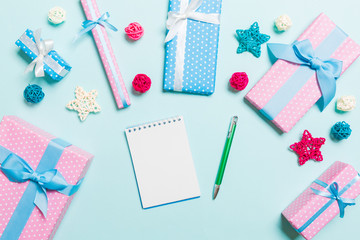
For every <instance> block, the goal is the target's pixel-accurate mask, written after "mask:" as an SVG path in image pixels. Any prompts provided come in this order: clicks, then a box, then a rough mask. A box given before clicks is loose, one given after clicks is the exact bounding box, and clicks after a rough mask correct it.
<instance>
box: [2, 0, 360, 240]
mask: <svg viewBox="0 0 360 240" xmlns="http://www.w3.org/2000/svg"><path fill="white" fill-rule="evenodd" d="M56 5H59V6H62V7H63V8H64V9H66V10H67V14H68V16H67V21H66V22H65V23H64V24H62V25H60V26H52V25H50V24H49V23H48V22H47V12H48V10H49V9H50V8H51V7H54V6H56ZM99 5H100V10H101V11H102V12H105V11H109V12H110V14H111V18H110V19H111V23H113V24H114V25H116V26H117V27H118V28H119V29H120V31H119V32H117V33H114V32H110V33H109V35H110V38H111V42H112V45H113V48H114V51H115V55H116V57H117V60H118V63H119V66H120V69H121V71H122V74H123V77H124V79H125V81H126V85H127V87H128V90H129V93H130V97H131V100H132V106H131V107H130V108H128V109H123V110H117V109H116V107H115V103H114V100H113V96H112V93H111V90H110V88H109V85H108V82H107V79H106V76H105V72H104V70H103V68H102V65H101V61H100V58H99V56H98V53H97V49H96V47H95V43H94V41H93V38H92V37H91V36H90V35H86V36H84V37H82V38H81V39H80V40H78V41H77V42H76V43H75V44H73V43H72V40H73V38H74V35H75V34H76V33H77V32H78V31H79V30H80V29H81V28H80V25H81V22H82V21H83V20H84V18H85V17H84V14H83V11H82V8H81V6H80V3H79V1H77V0H76V1H74V0H62V1H54V0H36V1H27V0H21V1H19V0H18V1H2V6H1V9H2V11H1V15H0V23H2V24H1V26H2V28H1V31H2V32H1V37H0V52H1V59H0V66H1V67H0V69H1V72H0V73H1V77H0V78H1V81H0V101H1V107H0V114H1V116H3V115H10V114H14V115H17V116H19V117H22V118H24V119H25V120H27V121H29V122H31V123H33V124H36V125H37V126H39V127H41V128H43V129H44V130H47V131H49V132H51V133H52V134H54V135H56V136H59V137H62V138H64V139H66V140H68V141H70V142H72V143H73V144H75V145H77V146H79V147H81V148H83V149H85V150H87V151H89V152H91V153H93V154H94V155H95V159H94V162H93V163H92V165H91V167H90V169H89V172H88V174H87V175H86V179H85V181H84V183H83V185H82V187H81V189H80V190H79V192H78V193H77V195H76V197H75V199H74V200H73V203H72V204H71V206H70V208H69V210H68V212H67V213H66V215H65V218H64V220H63V222H62V223H61V225H60V228H59V230H58V232H57V233H56V235H55V240H61V239H66V240H75V239H88V240H92V239H172V240H177V239H196V240H197V239H246V240H247V239H276V240H279V239H301V237H296V236H297V234H296V233H295V232H294V230H292V229H291V227H290V226H289V224H288V223H287V222H286V221H284V220H283V219H282V218H281V216H280V213H281V211H282V210H283V209H284V208H286V207H287V205H288V204H290V203H291V201H293V200H294V199H295V198H296V197H297V196H298V195H299V194H300V193H301V192H302V191H303V190H304V189H305V188H306V187H307V186H308V185H309V184H310V182H311V181H312V180H314V179H315V178H316V177H318V176H319V175H320V174H321V173H322V172H323V171H324V170H326V169H327V168H328V167H329V166H330V165H331V164H332V163H333V162H334V161H337V160H342V161H345V162H348V163H351V164H352V165H353V166H354V167H355V168H356V169H358V170H360V161H359V151H358V149H359V144H360V134H359V133H360V126H359V124H360V115H359V109H356V110H354V111H353V112H349V113H346V114H339V113H337V112H335V101H333V102H332V103H331V104H330V105H329V106H328V108H327V109H326V110H325V111H324V112H323V113H320V112H319V109H318V108H317V107H316V106H315V107H313V108H312V109H311V110H310V111H309V112H308V113H307V114H306V115H305V117H304V118H303V119H301V121H300V122H299V123H298V124H297V125H296V126H295V127H294V128H293V129H292V131H291V132H290V133H287V134H279V133H278V132H277V131H276V130H274V129H273V128H272V127H271V126H270V125H269V124H268V123H266V122H265V121H264V120H263V119H262V118H261V117H259V115H258V114H257V112H255V111H254V110H253V109H252V108H251V107H250V106H248V104H246V103H245V102H244V98H243V97H244V95H245V94H246V92H247V91H248V90H249V89H250V88H251V87H252V86H253V85H254V84H255V83H256V82H257V81H258V80H259V79H260V78H261V77H262V75H263V74H264V73H265V72H266V71H267V70H268V69H269V68H270V66H271V64H270V61H269V58H268V55H267V51H266V48H265V47H263V49H262V50H263V54H262V56H261V58H259V59H257V58H255V57H253V56H252V55H251V54H249V53H244V54H241V55H238V54H236V49H237V47H238V43H237V41H236V39H235V36H234V35H235V30H236V29H243V28H248V27H250V25H251V24H252V23H253V22H254V21H258V22H259V25H260V31H261V32H263V33H266V34H269V35H271V40H270V42H282V43H290V42H292V41H294V40H295V39H296V38H297V37H298V36H299V35H300V34H301V33H302V32H303V31H304V29H305V28H306V27H307V26H308V25H309V24H310V23H311V22H312V21H313V20H314V19H315V18H316V17H317V15H318V14H319V13H320V12H325V13H326V14H328V15H329V16H330V18H332V19H333V20H334V21H335V22H336V23H337V24H338V25H339V26H340V27H341V28H343V29H344V30H345V32H347V33H348V34H349V35H350V36H351V37H352V38H353V39H354V40H355V41H357V42H360V31H359V30H358V27H359V26H358V22H359V20H360V19H359V18H360V16H359V14H358V10H359V9H360V2H359V1H356V0H352V1H350V0H348V1H346V2H345V1H344V2H343V3H339V2H338V1H335V0H331V1H329V0H317V1H313V0H311V1H310V0H305V1H302V2H301V3H300V2H297V3H296V4H295V3H293V2H289V1H285V0H273V1H265V0H262V1H260V0H253V1H237V0H224V2H223V9H222V19H221V20H222V23H221V30H220V44H219V56H218V67H217V79H216V89H215V93H214V94H213V95H212V96H209V97H206V96H195V95H185V94H174V93H164V92H163V91H162V84H163V63H164V43H163V40H164V37H165V21H166V15H167V8H168V0H156V1H148V0H137V1H124V0H121V1H115V0H102V1H100V0H99ZM283 13H287V14H288V15H289V16H291V18H292V20H293V23H294V25H293V27H292V28H291V29H290V30H289V31H288V32H285V33H283V34H277V33H275V32H274V30H273V21H274V19H275V18H276V17H277V16H279V15H281V14H283ZM133 21H138V22H139V23H141V24H142V25H143V27H144V28H145V35H144V37H143V38H142V39H141V40H139V41H137V42H130V41H127V40H126V38H125V36H124V34H123V29H124V28H125V27H126V26H127V25H128V24H129V23H130V22H133ZM39 27H41V28H42V29H43V37H44V38H45V39H47V38H52V39H54V40H55V49H56V50H57V51H58V52H59V53H60V54H61V56H63V57H64V59H65V60H66V61H68V62H69V63H70V64H71V65H72V66H73V69H72V71H71V72H70V74H69V75H68V76H67V77H66V78H64V79H63V80H62V81H61V82H58V83H56V82H54V81H52V80H51V79H48V78H39V79H35V78H34V77H33V74H30V73H29V74H27V75H24V73H23V71H24V69H25V68H26V65H27V63H28V62H27V61H26V60H25V58H24V57H23V55H22V54H19V51H18V48H17V47H16V46H15V44H14V42H15V41H16V40H17V39H18V37H20V35H21V34H22V33H23V32H24V31H25V30H26V28H31V29H33V30H35V29H36V28H39ZM236 71H245V72H247V74H248V75H249V78H250V82H249V86H248V88H247V89H246V90H244V91H243V92H238V93H235V92H233V91H231V89H229V86H228V80H229V78H230V76H231V74H232V73H233V72H236ZM137 73H146V74H148V75H149V76H150V77H151V79H152V81H153V85H152V87H151V89H150V91H149V92H147V93H145V94H142V95H137V94H135V93H134V92H132V90H131V89H132V87H131V80H132V79H133V77H134V76H135V75H136V74H137ZM359 76H360V61H359V60H358V61H356V62H355V63H354V64H353V66H351V67H350V68H349V69H348V71H347V72H346V73H345V74H344V75H343V76H342V77H341V78H340V79H339V81H338V85H337V87H338V88H337V94H336V97H340V96H341V95H355V96H356V97H358V99H360V98H359V96H360V83H359ZM28 83H37V84H39V85H41V86H42V87H43V90H44V91H45V94H46V96H45V99H44V100H43V102H41V103H40V104H37V105H28V104H27V103H25V102H24V99H23V97H22V92H23V90H24V88H25V87H26V86H27V84H28ZM77 85H79V86H82V87H84V88H85V89H86V90H91V89H97V90H98V91H99V96H98V98H97V101H98V103H99V104H100V105H101V107H102V112H101V113H99V114H97V115H93V114H92V115H90V116H89V117H88V119H87V120H86V121H85V122H80V121H79V119H78V117H77V114H76V113H75V112H72V111H68V110H67V109H66V108H65V105H66V104H67V103H68V102H69V101H70V100H72V99H73V98H74V90H75V87H76V86H77ZM234 114H237V115H239V118H240V119H239V126H238V129H237V132H236V135H235V138H234V142H233V147H232V149H231V153H230V157H229V161H228V166H227V169H226V174H225V177H224V181H223V185H222V188H221V191H220V193H219V196H218V198H217V199H216V201H212V200H211V193H212V188H213V183H214V180H215V175H216V172H217V168H218V164H219V161H220V157H221V153H222V150H223V146H224V142H225V135H226V131H227V129H228V124H229V121H230V117H231V116H232V115H234ZM174 115H183V116H184V118H185V122H186V127H187V130H188V135H189V141H190V145H191V149H192V154H193V158H194V163H195V167H196V171H197V175H198V179H199V184H200V188H201V192H202V195H201V197H200V198H199V199H195V200H191V201H185V202H181V203H176V204H172V205H167V206H162V207H158V208H153V209H149V210H143V209H142V208H141V204H140V200H139V196H138V191H137V187H136V181H135V177H134V173H133V169H132V165H131V160H130V155H129V151H128V148H127V144H126V140H125V136H124V133H123V131H124V129H125V128H126V127H128V126H131V125H134V124H138V123H143V122H147V121H152V120H158V119H162V118H167V117H170V116H174ZM341 120H345V121H347V122H349V123H350V124H351V127H352V129H353V134H352V136H351V137H350V138H349V139H348V140H345V141H342V142H334V141H333V140H331V139H330V137H329V131H330V128H331V126H332V125H333V124H334V123H335V122H337V121H341ZM304 129H308V130H309V131H310V132H311V133H312V134H313V135H314V136H315V137H326V139H327V141H326V144H325V145H324V146H323V148H322V150H323V155H324V161H323V162H321V163H315V162H312V161H310V162H308V163H307V164H305V165H304V166H302V167H299V166H298V164H297V156H296V155H295V154H294V153H292V152H291V151H289V145H291V144H292V143H294V142H296V141H299V140H300V136H301V134H302V132H303V130H304ZM359 217H360V206H355V207H349V208H347V209H346V215H345V218H344V219H340V218H338V217H337V218H335V219H334V220H333V221H332V222H331V223H330V224H328V226H326V227H325V228H324V229H323V230H322V231H321V232H320V233H319V234H318V236H317V238H316V239H319V240H321V239H340V238H341V239H355V238H358V236H359V234H360V230H359V228H358V222H359Z"/></svg>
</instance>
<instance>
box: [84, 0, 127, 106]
mask: <svg viewBox="0 0 360 240" xmlns="http://www.w3.org/2000/svg"><path fill="white" fill-rule="evenodd" d="M81 4H82V6H83V9H84V12H85V15H86V18H87V19H88V20H93V21H96V20H97V19H98V18H99V17H100V16H101V14H100V11H99V8H98V6H97V3H96V1H95V0H81ZM91 31H92V34H93V36H94V39H95V43H96V46H97V49H98V51H99V54H100V57H101V61H102V63H103V66H104V68H105V72H106V75H107V77H108V80H109V83H110V86H111V89H112V91H113V94H114V97H115V101H116V104H117V106H118V108H120V109H121V108H126V107H128V106H130V104H131V103H130V98H129V94H128V92H127V90H126V87H125V84H124V80H123V78H122V76H121V73H120V69H119V66H118V64H117V62H116V59H115V55H114V51H113V49H112V47H111V44H110V40H109V37H108V35H107V32H106V30H105V28H104V27H102V26H100V25H98V26H96V27H95V28H94V29H93V30H91Z"/></svg>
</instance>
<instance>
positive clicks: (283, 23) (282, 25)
mask: <svg viewBox="0 0 360 240" xmlns="http://www.w3.org/2000/svg"><path fill="white" fill-rule="evenodd" d="M275 26H276V28H277V30H278V31H280V32H283V31H286V30H288V29H289V28H290V27H291V26H292V21H291V18H290V17H289V16H288V15H286V14H284V15H281V16H279V17H278V18H277V19H276V20H275Z"/></svg>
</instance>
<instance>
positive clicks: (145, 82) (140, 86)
mask: <svg viewBox="0 0 360 240" xmlns="http://www.w3.org/2000/svg"><path fill="white" fill-rule="evenodd" d="M132 85H133V87H134V89H135V91H138V92H141V93H144V92H147V91H148V90H149V89H150V87H151V79H150V78H149V77H148V76H147V75H146V74H138V75H136V76H135V78H134V80H133V82H132Z"/></svg>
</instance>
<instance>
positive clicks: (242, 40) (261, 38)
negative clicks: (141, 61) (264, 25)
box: [236, 22, 270, 58]
mask: <svg viewBox="0 0 360 240" xmlns="http://www.w3.org/2000/svg"><path fill="white" fill-rule="evenodd" d="M236 34H237V39H238V41H239V47H238V49H237V51H236V52H237V53H243V52H251V53H252V54H253V55H254V56H255V57H257V58H258V57H260V55H261V44H263V43H265V42H267V41H269V39H270V36H269V35H266V34H262V33H260V31H259V24H258V23H257V22H254V23H253V24H252V25H251V27H250V28H249V29H247V30H236Z"/></svg>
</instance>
